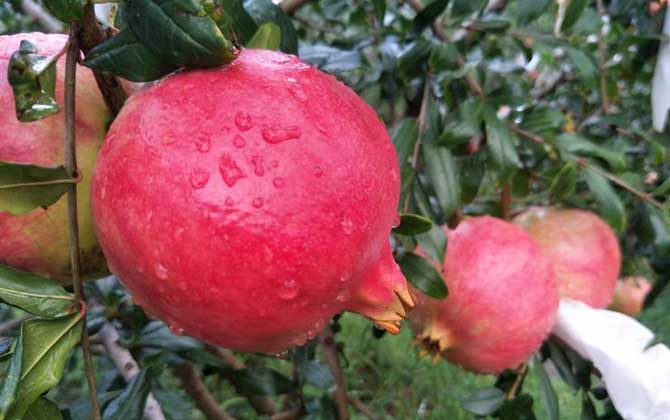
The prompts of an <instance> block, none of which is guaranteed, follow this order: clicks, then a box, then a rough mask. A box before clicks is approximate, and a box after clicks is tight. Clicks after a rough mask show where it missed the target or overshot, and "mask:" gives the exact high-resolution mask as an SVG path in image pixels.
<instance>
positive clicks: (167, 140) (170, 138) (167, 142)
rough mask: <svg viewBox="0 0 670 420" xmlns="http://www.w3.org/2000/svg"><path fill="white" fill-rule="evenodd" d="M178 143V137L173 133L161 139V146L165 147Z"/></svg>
mask: <svg viewBox="0 0 670 420" xmlns="http://www.w3.org/2000/svg"><path fill="white" fill-rule="evenodd" d="M176 141H177V137H175V135H174V134H173V133H166V134H165V135H164V136H163V137H161V144H162V145H164V146H169V145H171V144H173V143H174V142H176Z"/></svg>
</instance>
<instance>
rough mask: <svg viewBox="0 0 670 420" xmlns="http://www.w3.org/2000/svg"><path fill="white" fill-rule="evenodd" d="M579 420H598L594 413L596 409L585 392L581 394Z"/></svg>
mask: <svg viewBox="0 0 670 420" xmlns="http://www.w3.org/2000/svg"><path fill="white" fill-rule="evenodd" d="M581 420H598V414H597V413H596V408H595V407H594V406H593V402H591V398H589V396H588V394H587V393H586V392H583V393H582V415H581Z"/></svg>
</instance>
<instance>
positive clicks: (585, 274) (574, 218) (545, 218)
mask: <svg viewBox="0 0 670 420" xmlns="http://www.w3.org/2000/svg"><path fill="white" fill-rule="evenodd" d="M515 223H517V224H518V225H520V226H522V227H524V228H525V229H526V230H527V231H528V233H530V235H531V236H532V237H533V238H534V239H535V240H536V241H537V242H538V243H539V244H540V247H541V248H542V251H543V252H544V253H545V254H546V256H547V258H549V260H550V261H551V263H552V265H553V266H554V270H555V273H556V280H557V281H558V286H559V290H560V294H561V297H562V298H570V299H575V300H579V301H582V302H584V303H586V304H587V305H590V306H592V307H594V308H604V307H606V306H607V305H608V304H609V303H610V301H611V300H612V296H613V294H614V287H615V286H616V281H617V278H618V277H619V270H620V267H621V250H620V248H619V241H618V240H617V237H616V235H615V234H614V232H613V231H612V229H611V228H610V227H609V225H608V224H607V223H605V222H604V221H603V220H602V219H600V218H599V217H598V216H596V215H595V214H593V213H591V212H588V211H584V210H577V209H569V210H562V209H554V208H543V207H533V208H531V209H529V210H527V211H526V212H524V213H522V214H521V215H519V216H518V217H517V218H516V219H515Z"/></svg>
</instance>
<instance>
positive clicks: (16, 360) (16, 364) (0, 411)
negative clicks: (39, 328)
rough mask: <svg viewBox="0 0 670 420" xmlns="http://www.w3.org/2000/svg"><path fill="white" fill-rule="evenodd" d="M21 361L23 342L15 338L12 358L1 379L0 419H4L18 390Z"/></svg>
mask: <svg viewBox="0 0 670 420" xmlns="http://www.w3.org/2000/svg"><path fill="white" fill-rule="evenodd" d="M22 362H23V343H22V342H21V340H16V346H15V347H14V352H13V353H12V359H11V361H10V362H9V367H8V368H7V372H6V373H5V376H4V378H3V379H2V388H1V389H0V419H3V420H4V419H5V418H6V416H7V413H8V412H9V409H10V408H11V407H12V405H13V404H14V402H15V401H16V394H17V393H18V391H19V383H20V382H21V371H22V368H23V363H22Z"/></svg>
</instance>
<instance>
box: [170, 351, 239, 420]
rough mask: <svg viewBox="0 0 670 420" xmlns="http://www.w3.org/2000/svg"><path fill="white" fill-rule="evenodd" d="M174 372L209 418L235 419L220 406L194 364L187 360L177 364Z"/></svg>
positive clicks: (217, 419) (212, 419) (210, 419)
mask: <svg viewBox="0 0 670 420" xmlns="http://www.w3.org/2000/svg"><path fill="white" fill-rule="evenodd" d="M174 373H175V375H176V376H177V378H179V381H180V382H181V385H182V387H183V388H184V390H185V391H186V393H187V394H188V395H189V396H190V397H191V399H192V400H193V401H194V402H195V405H196V406H197V407H198V409H199V410H200V411H202V413H203V414H204V415H205V418H206V419H207V420H235V418H234V417H232V416H230V415H228V414H227V413H226V412H225V411H223V410H222V409H221V407H219V404H218V403H217V402H216V400H215V399H214V397H213V396H212V394H210V392H209V390H208V389H207V387H206V386H205V384H204V383H203V382H202V379H201V378H200V374H199V373H198V372H197V371H196V369H195V367H193V365H192V364H190V363H188V362H186V363H182V364H180V365H177V366H176V367H175V368H174Z"/></svg>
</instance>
